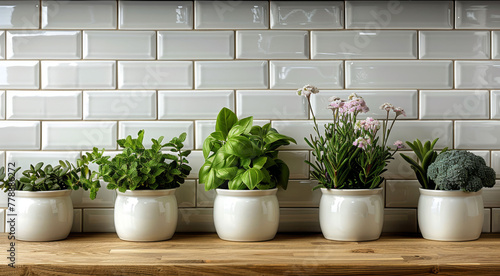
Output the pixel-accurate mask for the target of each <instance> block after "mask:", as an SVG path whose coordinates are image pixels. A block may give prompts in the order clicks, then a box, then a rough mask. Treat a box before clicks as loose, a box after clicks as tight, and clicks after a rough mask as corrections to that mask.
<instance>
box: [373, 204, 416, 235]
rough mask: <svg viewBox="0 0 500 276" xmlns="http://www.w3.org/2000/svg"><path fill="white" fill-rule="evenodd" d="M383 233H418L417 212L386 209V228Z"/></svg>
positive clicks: (384, 227)
mask: <svg viewBox="0 0 500 276" xmlns="http://www.w3.org/2000/svg"><path fill="white" fill-rule="evenodd" d="M382 232H386V233H398V232H411V233H416V232H417V210H416V209H396V208H386V209H385V210H384V226H383V227H382Z"/></svg>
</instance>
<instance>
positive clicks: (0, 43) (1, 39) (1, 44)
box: [0, 31, 5, 59]
mask: <svg viewBox="0 0 500 276" xmlns="http://www.w3.org/2000/svg"><path fill="white" fill-rule="evenodd" d="M4 58H5V32H4V31H0V59H4Z"/></svg>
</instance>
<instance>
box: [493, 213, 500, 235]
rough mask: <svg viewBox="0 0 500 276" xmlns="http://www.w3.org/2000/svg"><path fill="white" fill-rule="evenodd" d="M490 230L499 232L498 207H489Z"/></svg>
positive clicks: (499, 216)
mask: <svg viewBox="0 0 500 276" xmlns="http://www.w3.org/2000/svg"><path fill="white" fill-rule="evenodd" d="M491 232H493V233H498V232H500V208H493V209H491Z"/></svg>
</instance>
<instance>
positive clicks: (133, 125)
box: [118, 121, 194, 149]
mask: <svg viewBox="0 0 500 276" xmlns="http://www.w3.org/2000/svg"><path fill="white" fill-rule="evenodd" d="M141 129H144V141H143V143H144V146H146V147H150V146H151V145H152V144H153V143H152V142H151V138H154V139H158V138H160V136H163V137H164V138H163V143H167V142H168V141H170V139H172V138H173V137H178V136H179V135H181V133H183V132H186V134H187V138H186V141H184V149H192V148H193V143H194V133H193V130H194V123H193V122H192V121H178V122H174V121H168V122H167V121H153V122H141V121H131V122H126V121H122V122H119V135H118V138H120V139H123V138H126V137H127V136H128V135H132V137H134V138H135V137H137V133H138V132H139V130H141Z"/></svg>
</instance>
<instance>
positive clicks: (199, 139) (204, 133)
mask: <svg viewBox="0 0 500 276" xmlns="http://www.w3.org/2000/svg"><path fill="white" fill-rule="evenodd" d="M233 111H234V110H233ZM216 117H217V116H214V118H216ZM240 118H242V117H240ZM269 122H270V121H269V120H253V125H254V126H255V125H258V126H263V125H265V124H267V123H269ZM214 131H215V120H203V121H196V122H195V132H196V138H195V148H196V149H202V148H203V142H204V141H205V139H206V138H207V137H208V135H210V133H212V132H214Z"/></svg>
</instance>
